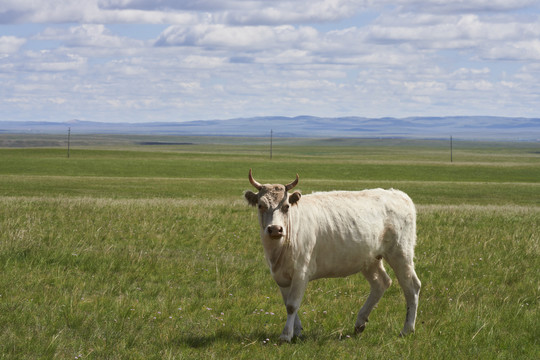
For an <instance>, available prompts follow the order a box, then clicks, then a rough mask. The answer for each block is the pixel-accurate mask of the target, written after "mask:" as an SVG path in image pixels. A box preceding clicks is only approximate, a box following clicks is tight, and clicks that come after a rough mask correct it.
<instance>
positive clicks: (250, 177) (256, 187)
mask: <svg viewBox="0 0 540 360" xmlns="http://www.w3.org/2000/svg"><path fill="white" fill-rule="evenodd" d="M249 182H250V183H251V185H253V186H254V187H255V189H257V190H261V188H262V185H261V184H259V183H258V182H257V181H256V180H255V179H254V178H253V175H251V169H249Z"/></svg>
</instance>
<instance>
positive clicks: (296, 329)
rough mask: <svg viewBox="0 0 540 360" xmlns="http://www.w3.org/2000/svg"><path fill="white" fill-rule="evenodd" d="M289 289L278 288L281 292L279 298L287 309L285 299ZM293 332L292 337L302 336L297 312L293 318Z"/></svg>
mask: <svg viewBox="0 0 540 360" xmlns="http://www.w3.org/2000/svg"><path fill="white" fill-rule="evenodd" d="M290 289H291V288H290V287H286V288H285V287H280V288H279V290H281V296H282V297H283V303H284V304H285V307H287V298H288V297H289V290H290ZM293 330H294V332H293V335H294V336H297V337H300V336H302V330H303V328H302V322H301V321H300V317H299V316H298V311H297V312H296V317H295V318H294V328H293Z"/></svg>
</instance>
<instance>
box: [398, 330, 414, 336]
mask: <svg viewBox="0 0 540 360" xmlns="http://www.w3.org/2000/svg"><path fill="white" fill-rule="evenodd" d="M412 333H414V329H403V330H401V331H400V332H399V337H405V336H407V335H410V334H412Z"/></svg>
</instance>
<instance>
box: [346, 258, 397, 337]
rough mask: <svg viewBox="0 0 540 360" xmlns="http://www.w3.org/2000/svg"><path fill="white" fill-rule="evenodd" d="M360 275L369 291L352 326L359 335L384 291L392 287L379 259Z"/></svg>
mask: <svg viewBox="0 0 540 360" xmlns="http://www.w3.org/2000/svg"><path fill="white" fill-rule="evenodd" d="M362 273H363V274H364V276H365V277H366V279H367V280H368V281H369V285H370V287H371V291H370V293H369V296H368V298H367V300H366V302H365V303H364V306H362V308H361V309H360V311H359V312H358V317H357V318H356V324H355V325H354V329H355V331H356V333H361V332H362V331H364V329H365V328H366V322H367V321H368V317H369V314H370V313H371V311H372V310H373V308H374V307H375V305H377V303H378V302H379V300H380V299H381V297H382V296H383V294H384V292H385V291H386V289H388V287H390V285H392V280H391V279H390V277H389V276H388V274H387V273H386V270H384V266H383V264H382V261H381V259H377V260H375V261H374V262H373V264H372V265H371V266H370V267H369V268H368V269H367V270H364V271H362Z"/></svg>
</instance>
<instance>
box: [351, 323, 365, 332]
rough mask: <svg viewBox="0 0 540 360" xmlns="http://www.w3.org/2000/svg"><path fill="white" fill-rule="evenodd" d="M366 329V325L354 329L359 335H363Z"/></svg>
mask: <svg viewBox="0 0 540 360" xmlns="http://www.w3.org/2000/svg"><path fill="white" fill-rule="evenodd" d="M365 329H366V324H362V325H356V326H355V327H354V332H355V333H357V334H361V333H362V332H363V331H364V330H365Z"/></svg>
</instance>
